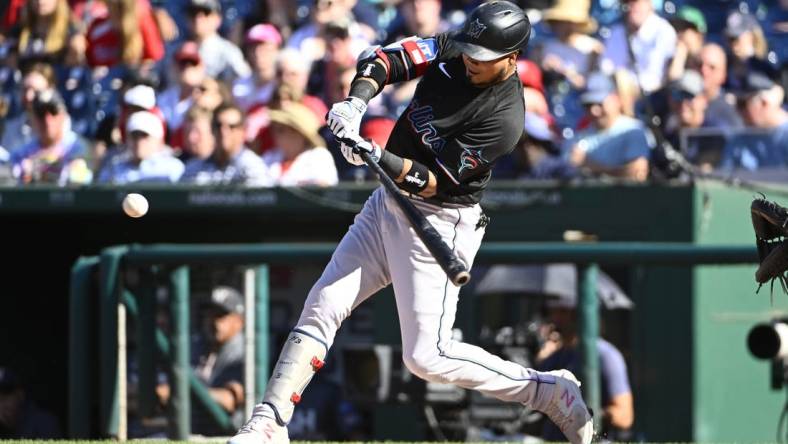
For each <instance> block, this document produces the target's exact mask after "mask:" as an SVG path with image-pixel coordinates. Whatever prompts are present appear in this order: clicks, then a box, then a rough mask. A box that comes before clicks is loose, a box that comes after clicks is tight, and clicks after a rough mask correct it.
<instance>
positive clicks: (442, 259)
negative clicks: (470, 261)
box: [344, 140, 471, 287]
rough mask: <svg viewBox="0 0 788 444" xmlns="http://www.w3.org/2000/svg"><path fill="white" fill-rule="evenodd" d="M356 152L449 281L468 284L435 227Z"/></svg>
mask: <svg viewBox="0 0 788 444" xmlns="http://www.w3.org/2000/svg"><path fill="white" fill-rule="evenodd" d="M344 142H345V143H346V144H349V145H351V146H353V145H354V142H353V141H351V140H344ZM358 152H359V155H360V156H361V158H362V159H364V162H366V164H367V166H369V168H370V169H372V171H374V172H375V174H377V175H378V177H379V178H380V182H381V183H383V186H384V187H386V190H388V191H389V193H391V195H392V196H394V200H395V201H396V202H397V205H399V207H400V208H401V209H402V212H403V213H405V217H407V218H408V221H409V222H410V224H411V226H413V229H414V230H416V234H417V235H418V236H419V238H420V239H421V241H422V242H424V245H426V246H427V249H428V250H429V251H430V253H432V255H433V257H435V260H436V261H438V264H440V266H441V268H443V271H445V272H446V275H447V276H448V277H449V280H451V282H452V283H453V284H454V285H456V286H458V287H461V286H463V285H465V284H467V283H468V282H470V280H471V274H470V273H469V272H468V270H467V269H466V268H465V265H464V264H463V263H462V261H460V259H459V258H458V257H457V255H455V254H454V252H453V251H452V250H451V249H450V248H449V246H448V245H446V242H444V241H443V238H441V236H440V234H438V231H437V230H435V227H433V226H432V225H431V224H430V223H429V221H427V218H425V217H424V215H423V214H421V212H420V211H419V210H418V209H417V208H416V207H415V206H414V205H413V203H412V202H411V201H410V200H408V198H407V197H405V196H404V195H403V194H402V193H401V192H400V190H399V187H398V186H397V184H396V183H394V180H393V179H392V178H391V177H389V176H388V174H386V173H385V172H384V171H383V168H381V167H380V165H378V163H377V162H375V161H374V160H373V159H371V158H370V157H369V154H368V153H367V152H366V151H364V150H358Z"/></svg>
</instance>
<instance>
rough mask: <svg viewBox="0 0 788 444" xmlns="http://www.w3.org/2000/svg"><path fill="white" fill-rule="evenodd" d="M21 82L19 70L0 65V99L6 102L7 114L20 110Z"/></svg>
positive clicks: (10, 114) (15, 113) (14, 113)
mask: <svg viewBox="0 0 788 444" xmlns="http://www.w3.org/2000/svg"><path fill="white" fill-rule="evenodd" d="M21 83H22V74H21V73H20V72H19V70H17V69H14V68H11V67H8V66H0V100H2V101H3V102H5V103H7V104H8V110H7V112H6V115H7V116H15V115H17V114H19V113H21V112H22V101H21V97H20V88H21V86H20V85H21Z"/></svg>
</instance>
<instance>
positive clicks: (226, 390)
mask: <svg viewBox="0 0 788 444" xmlns="http://www.w3.org/2000/svg"><path fill="white" fill-rule="evenodd" d="M230 384H233V385H236V384H235V383H230ZM239 389H240V390H239ZM209 391H210V393H211V398H213V400H214V401H216V403H217V404H219V405H220V406H222V408H223V409H224V410H226V411H227V412H230V413H232V412H234V411H235V409H236V408H238V406H239V405H240V404H241V403H243V388H242V387H240V385H239V387H233V386H231V385H229V384H228V386H226V387H217V388H211V389H209Z"/></svg>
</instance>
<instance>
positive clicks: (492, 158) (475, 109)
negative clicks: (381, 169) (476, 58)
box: [378, 33, 525, 204]
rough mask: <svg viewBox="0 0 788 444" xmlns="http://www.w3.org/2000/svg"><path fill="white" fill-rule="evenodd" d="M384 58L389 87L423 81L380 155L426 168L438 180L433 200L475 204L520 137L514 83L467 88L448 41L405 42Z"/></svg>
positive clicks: (519, 90) (519, 94)
mask: <svg viewBox="0 0 788 444" xmlns="http://www.w3.org/2000/svg"><path fill="white" fill-rule="evenodd" d="M397 45H399V46H397ZM383 52H384V53H385V55H386V56H387V58H388V62H389V67H390V69H389V77H390V78H389V80H388V82H387V83H395V82H397V81H403V80H409V79H411V78H415V77H417V76H421V80H419V84H418V86H417V88H416V93H415V95H414V97H413V100H412V101H411V103H410V105H408V108H407V109H406V110H405V111H404V112H403V113H402V115H401V116H400V117H399V120H397V123H396V125H395V126H394V129H393V130H392V133H391V136H390V137H389V140H388V143H387V144H386V149H387V150H389V151H390V152H392V153H394V154H397V155H398V156H401V157H404V158H408V159H413V160H415V161H418V162H421V163H422V164H424V165H426V166H427V167H428V168H429V169H430V171H432V172H433V174H435V176H436V177H437V179H438V192H437V195H436V196H435V198H436V199H438V200H440V201H443V202H451V203H457V204H474V203H477V202H479V201H480V200H481V195H482V192H483V191H484V188H485V187H486V186H487V183H488V182H489V181H490V170H491V169H492V167H493V165H494V163H495V162H496V160H497V159H499V158H500V157H501V156H502V155H504V154H507V153H509V152H511V151H512V149H513V148H514V146H515V145H516V144H517V141H518V140H519V139H520V136H521V135H522V133H523V120H524V118H525V103H524V101H523V87H522V84H521V83H520V79H519V77H518V76H517V75H516V74H515V75H512V76H510V77H509V78H508V79H506V80H505V81H503V82H500V83H498V84H495V85H492V86H489V87H485V88H480V87H477V86H473V85H472V84H471V83H470V82H469V80H468V78H467V77H466V74H465V65H464V64H463V62H462V54H461V53H460V52H459V51H458V49H457V48H456V46H455V45H454V41H453V40H452V34H451V33H444V34H439V35H437V36H435V37H433V38H428V39H412V40H406V41H403V42H401V43H399V44H395V45H394V46H390V47H386V48H384V50H383ZM378 54H379V55H380V53H378Z"/></svg>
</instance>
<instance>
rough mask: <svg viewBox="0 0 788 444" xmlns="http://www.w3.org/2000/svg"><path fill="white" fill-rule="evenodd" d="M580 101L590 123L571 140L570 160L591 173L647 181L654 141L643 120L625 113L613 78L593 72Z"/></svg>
mask: <svg viewBox="0 0 788 444" xmlns="http://www.w3.org/2000/svg"><path fill="white" fill-rule="evenodd" d="M580 101H581V102H582V103H583V106H584V107H585V109H586V112H587V113H588V116H589V118H590V121H591V125H590V126H589V128H587V129H585V130H583V131H580V132H579V133H578V134H577V136H576V137H575V138H574V139H572V140H570V141H569V143H568V145H567V147H568V150H567V155H568V157H569V161H570V162H571V163H572V164H573V165H575V166H577V167H578V168H580V169H581V170H584V171H585V172H587V173H590V174H592V175H605V176H612V177H617V178H621V179H628V180H632V181H638V182H642V181H645V180H646V179H647V178H648V172H649V161H648V159H649V155H650V152H651V146H652V145H653V143H652V142H651V141H650V140H649V139H650V137H649V134H648V132H647V130H646V128H645V127H644V126H643V123H642V122H640V121H639V120H635V119H633V118H631V117H629V116H626V115H624V114H623V108H622V104H621V99H620V98H619V95H618V92H617V90H616V86H615V84H614V83H613V80H612V79H611V78H610V77H609V76H607V75H604V74H601V73H594V74H592V75H590V76H589V79H588V83H587V86H586V89H585V91H584V92H583V94H581V96H580Z"/></svg>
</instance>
